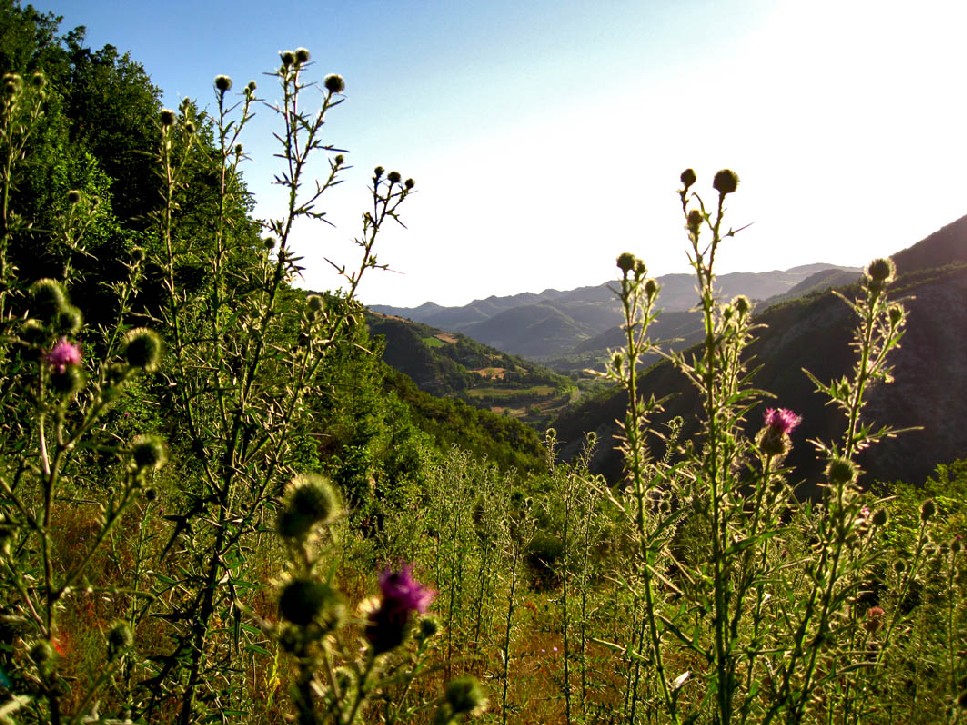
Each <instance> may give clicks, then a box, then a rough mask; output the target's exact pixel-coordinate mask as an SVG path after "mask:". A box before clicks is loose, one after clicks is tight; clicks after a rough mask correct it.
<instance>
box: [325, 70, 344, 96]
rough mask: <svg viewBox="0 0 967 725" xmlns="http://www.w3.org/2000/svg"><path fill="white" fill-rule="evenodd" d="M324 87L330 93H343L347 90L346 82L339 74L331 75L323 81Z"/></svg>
mask: <svg viewBox="0 0 967 725" xmlns="http://www.w3.org/2000/svg"><path fill="white" fill-rule="evenodd" d="M322 85H323V86H324V87H325V89H326V90H327V91H329V92H330V93H342V92H343V91H344V90H346V81H344V80H343V77H342V76H341V75H339V74H338V73H330V74H329V75H327V76H326V77H325V78H324V79H323V81H322Z"/></svg>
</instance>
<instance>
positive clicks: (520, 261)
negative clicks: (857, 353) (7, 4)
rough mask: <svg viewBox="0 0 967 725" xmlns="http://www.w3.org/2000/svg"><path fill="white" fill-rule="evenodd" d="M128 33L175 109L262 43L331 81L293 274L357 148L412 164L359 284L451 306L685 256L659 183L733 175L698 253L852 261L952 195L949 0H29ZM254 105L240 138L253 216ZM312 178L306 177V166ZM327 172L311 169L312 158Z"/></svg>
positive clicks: (310, 261) (892, 243) (736, 262)
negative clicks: (719, 238) (712, 244)
mask: <svg viewBox="0 0 967 725" xmlns="http://www.w3.org/2000/svg"><path fill="white" fill-rule="evenodd" d="M33 4H34V6H35V7H37V8H38V9H40V10H45V11H53V12H55V13H56V14H57V15H61V16H63V24H62V26H61V27H62V30H64V31H66V30H69V29H71V28H73V27H75V26H77V25H84V26H86V28H87V42H88V44H89V45H90V46H91V47H93V48H100V47H101V46H103V45H104V44H106V43H110V44H112V45H114V46H116V47H117V48H118V49H120V50H121V51H129V52H130V53H131V56H132V57H133V58H134V59H135V60H137V61H139V62H140V63H141V64H142V65H143V66H144V68H145V70H146V71H147V72H148V74H149V75H150V76H151V78H152V80H153V82H154V83H155V84H156V85H157V86H159V87H160V88H161V89H162V90H163V92H164V101H165V103H166V104H167V105H168V106H170V107H176V106H177V104H178V103H179V102H180V101H181V99H183V98H185V97H190V98H193V99H196V100H197V101H198V102H199V103H201V105H202V106H207V107H209V109H214V107H215V105H214V92H213V90H212V79H213V78H214V76H215V75H217V74H226V75H229V76H231V77H232V78H233V80H234V81H235V88H236V89H239V90H240V89H241V88H242V87H244V84H245V83H246V82H248V81H249V80H253V79H254V80H256V82H257V83H258V84H259V95H260V96H261V97H262V98H264V99H265V100H266V101H269V102H272V101H274V100H277V98H278V97H279V93H278V91H277V88H276V87H275V86H274V85H273V83H272V79H271V78H270V77H268V76H266V75H264V73H265V72H266V71H271V70H273V69H274V68H276V67H277V66H278V63H279V55H278V53H279V51H281V50H285V49H294V48H297V47H305V48H308V49H309V50H310V51H311V52H312V58H313V66H312V67H311V68H310V69H309V71H307V72H308V75H309V77H310V78H314V79H316V80H319V81H321V80H322V78H323V77H324V76H325V75H326V74H328V73H339V74H341V75H342V76H343V77H344V78H345V80H346V91H345V96H346V100H345V102H344V103H343V104H342V105H340V106H339V107H337V108H336V109H334V110H333V111H332V114H331V115H330V117H329V121H328V122H327V126H326V128H327V132H328V135H327V137H326V140H327V142H330V143H332V144H334V145H335V146H337V147H338V148H341V149H346V150H347V151H348V153H347V155H346V157H347V160H348V161H349V163H351V164H352V165H353V169H351V170H350V171H349V172H348V173H347V174H346V175H345V177H344V183H343V184H342V185H340V186H338V187H336V188H335V189H334V190H333V191H332V193H331V196H330V197H329V200H328V202H327V203H326V204H325V208H326V209H327V210H328V215H327V218H328V219H330V221H331V222H332V223H333V224H334V228H331V227H328V226H326V225H321V226H319V225H316V226H303V227H300V229H299V233H298V238H297V240H296V251H297V252H298V253H299V254H301V255H302V256H303V257H304V261H303V265H304V267H305V272H304V274H303V279H302V280H301V281H300V285H301V286H304V287H306V288H309V289H314V290H323V289H330V288H332V287H334V286H336V285H337V284H338V279H337V278H336V277H334V276H333V273H332V271H331V267H330V265H329V264H328V263H327V262H326V259H331V260H333V261H335V262H338V263H340V264H345V265H347V266H351V265H352V264H353V263H354V260H355V259H356V248H355V247H354V246H353V244H352V239H353V238H354V237H356V236H358V235H359V233H360V231H361V229H360V226H361V225H360V218H361V214H362V212H363V211H364V210H365V208H366V203H367V199H368V191H367V185H368V184H369V180H370V178H371V174H372V169H373V168H374V167H375V166H377V165H382V166H384V167H385V168H386V169H387V171H389V170H398V171H400V172H401V173H402V174H403V175H404V177H412V178H413V179H414V180H415V182H416V186H415V192H416V193H414V194H413V195H412V196H411V197H410V198H409V199H407V201H406V203H405V205H404V206H403V207H402V208H401V218H402V220H403V222H404V223H405V224H406V229H403V228H402V227H400V228H396V229H392V230H390V231H389V232H388V233H387V234H386V235H385V237H384V238H383V239H382V240H380V241H379V242H377V256H378V261H379V262H381V263H385V264H388V265H389V266H390V268H391V271H388V272H378V271H374V272H371V273H368V276H367V277H366V278H365V279H364V281H363V283H362V286H361V289H360V298H361V299H362V301H363V302H365V303H367V304H377V303H380V304H390V305H395V306H401V307H413V306H417V305H419V304H421V303H423V302H427V301H432V302H436V303H438V304H443V305H462V304H466V303H468V302H470V301H472V300H475V299H482V298H486V297H488V296H491V295H498V296H501V295H509V294H516V293H519V292H540V291H543V290H545V289H549V288H553V289H558V290H568V289H574V288H576V287H581V286H585V285H597V284H601V283H603V282H607V281H609V280H612V279H615V278H616V268H615V265H614V260H615V258H616V257H617V256H618V254H620V253H621V252H625V251H631V252H634V253H635V254H636V255H638V256H639V257H641V258H642V259H643V260H644V261H645V262H646V264H647V265H648V268H649V271H650V273H652V274H654V275H661V274H667V273H670V272H685V271H688V261H687V256H686V252H687V239H686V237H685V232H684V225H683V219H682V212H681V207H680V203H679V199H678V194H677V191H678V189H679V187H680V183H679V175H680V173H681V172H682V170H684V169H685V168H687V167H692V168H694V169H695V171H696V172H697V173H698V177H699V181H698V184H697V185H696V189H697V190H698V191H699V193H704V194H705V195H706V197H707V198H709V199H711V198H713V197H714V192H713V191H712V190H711V180H712V177H713V176H714V174H715V172H716V171H717V170H719V169H722V168H731V169H733V170H734V171H736V172H737V173H738V175H739V178H740V184H739V190H738V192H737V193H736V194H735V195H733V196H731V197H730V198H729V203H728V216H727V223H730V224H731V225H732V226H734V227H740V226H743V225H745V224H750V223H751V226H749V227H748V228H747V229H745V230H744V231H743V232H741V234H739V235H737V236H736V237H734V238H732V239H728V240H726V242H724V243H723V247H722V248H721V250H720V252H719V256H718V264H719V272H720V273H724V272H730V271H768V270H774V269H787V268H790V267H793V266H796V265H801V264H810V263H813V262H830V263H835V264H843V265H852V266H860V265H863V264H865V263H866V262H868V261H869V260H871V259H873V258H875V257H878V256H885V255H889V254H892V253H894V252H897V251H899V250H900V249H903V248H906V247H908V246H910V245H912V244H914V243H915V242H917V241H919V240H920V239H922V238H924V237H926V236H927V235H928V234H930V233H931V232H933V231H935V230H937V229H939V228H940V227H941V226H943V225H944V224H947V223H949V222H952V221H954V220H955V219H957V218H959V217H961V216H963V215H964V214H967V173H965V169H967V123H965V120H967V119H965V116H964V112H963V109H964V104H963V100H962V98H963V94H964V87H965V83H964V81H965V71H967V43H964V42H963V32H964V28H965V27H967V3H964V2H962V1H961V0H918V2H916V3H914V2H910V1H909V0H902V1H899V0H637V1H635V0H343V2H328V1H321V0H303V1H302V2H298V1H293V2H285V3H280V2H268V1H267V0H259V1H256V0H231V1H226V0H207V1H206V2H197V0H167V1H166V2H158V0H36V1H35V2H34V3H33ZM275 128H277V125H274V124H273V118H272V113H271V111H270V110H269V109H268V108H263V109H259V111H258V115H257V118H256V120H255V122H253V124H252V125H251V126H250V128H249V129H248V130H249V134H247V135H246V136H245V137H244V138H243V143H244V146H245V148H246V151H247V154H248V155H249V156H250V157H251V160H250V161H249V162H247V163H246V165H245V167H244V175H245V179H246V182H247V184H248V186H249V188H250V189H251V190H252V191H253V192H254V193H255V195H256V199H257V200H258V206H257V207H256V212H255V213H256V215H257V216H259V217H261V218H269V217H273V216H276V215H277V214H278V213H279V209H280V206H279V195H278V191H277V187H273V185H272V183H271V179H272V176H273V174H274V171H275V169H276V165H275V161H276V160H275V159H274V158H273V157H272V154H273V153H274V152H275V147H274V146H273V143H274V142H273V140H272V136H271V134H272V131H273V129H275ZM319 168H320V173H322V171H321V170H322V168H323V167H322V166H320V167H319ZM325 168H327V167H325Z"/></svg>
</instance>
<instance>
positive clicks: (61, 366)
mask: <svg viewBox="0 0 967 725" xmlns="http://www.w3.org/2000/svg"><path fill="white" fill-rule="evenodd" d="M44 360H46V361H47V362H48V363H50V366H51V367H52V368H53V369H54V372H56V373H64V372H66V370H67V367H68V366H69V365H80V363H81V346H80V345H77V344H75V343H73V342H69V341H68V339H67V338H66V337H62V338H60V340H58V341H57V343H56V344H55V345H54V346H53V347H52V348H51V349H50V351H49V352H48V353H46V354H45V355H44Z"/></svg>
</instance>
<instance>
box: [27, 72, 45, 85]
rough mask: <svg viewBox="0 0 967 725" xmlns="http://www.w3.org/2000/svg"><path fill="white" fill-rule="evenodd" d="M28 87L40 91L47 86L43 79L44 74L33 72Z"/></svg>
mask: <svg viewBox="0 0 967 725" xmlns="http://www.w3.org/2000/svg"><path fill="white" fill-rule="evenodd" d="M30 85H32V86H33V87H34V88H36V89H37V90H41V89H42V88H43V87H44V86H45V85H47V79H46V78H45V77H44V74H43V73H41V72H40V71H39V70H38V71H34V72H33V73H32V74H31V75H30Z"/></svg>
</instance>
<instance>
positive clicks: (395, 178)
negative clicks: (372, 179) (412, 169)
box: [386, 171, 403, 184]
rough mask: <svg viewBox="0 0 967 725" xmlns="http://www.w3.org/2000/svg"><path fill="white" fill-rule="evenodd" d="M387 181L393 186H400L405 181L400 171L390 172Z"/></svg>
mask: <svg viewBox="0 0 967 725" xmlns="http://www.w3.org/2000/svg"><path fill="white" fill-rule="evenodd" d="M386 180H387V181H389V183H391V184H399V183H400V182H401V181H402V180H403V175H402V174H400V172H399V171H390V172H389V173H388V174H387V175H386Z"/></svg>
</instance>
